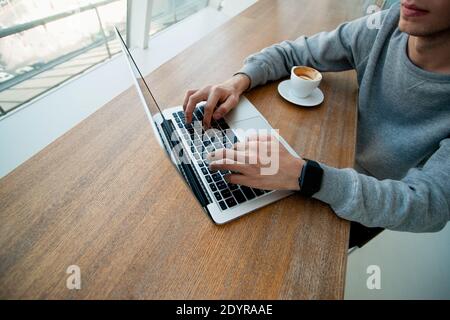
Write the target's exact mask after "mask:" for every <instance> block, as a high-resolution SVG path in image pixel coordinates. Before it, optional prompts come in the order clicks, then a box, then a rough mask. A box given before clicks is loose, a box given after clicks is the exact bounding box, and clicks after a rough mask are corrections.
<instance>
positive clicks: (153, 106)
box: [116, 29, 162, 117]
mask: <svg viewBox="0 0 450 320" xmlns="http://www.w3.org/2000/svg"><path fill="white" fill-rule="evenodd" d="M116 31H117V35H118V36H119V39H120V43H121V45H122V48H123V52H124V53H125V56H126V57H127V59H128V62H129V65H130V67H131V70H132V71H133V75H134V77H135V78H136V81H137V84H138V85H139V88H140V92H141V93H142V96H143V98H144V100H145V105H146V107H147V109H148V110H149V111H150V114H151V115H152V117H154V116H155V115H157V114H161V116H162V112H161V110H160V108H159V106H158V104H157V102H156V100H155V98H154V97H153V95H152V93H151V91H150V88H149V87H148V85H147V83H146V82H145V80H144V77H143V76H142V74H141V71H140V70H139V68H138V66H137V64H136V61H134V58H133V56H132V55H131V53H130V51H129V50H128V47H127V45H126V43H125V41H124V40H123V38H122V35H121V34H120V32H119V30H117V29H116Z"/></svg>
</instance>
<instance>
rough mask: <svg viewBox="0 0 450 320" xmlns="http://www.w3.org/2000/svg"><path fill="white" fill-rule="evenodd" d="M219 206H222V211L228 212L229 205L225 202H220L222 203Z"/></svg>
mask: <svg viewBox="0 0 450 320" xmlns="http://www.w3.org/2000/svg"><path fill="white" fill-rule="evenodd" d="M219 206H220V208H221V209H222V210H226V209H227V205H226V204H225V202H223V201H220V202H219Z"/></svg>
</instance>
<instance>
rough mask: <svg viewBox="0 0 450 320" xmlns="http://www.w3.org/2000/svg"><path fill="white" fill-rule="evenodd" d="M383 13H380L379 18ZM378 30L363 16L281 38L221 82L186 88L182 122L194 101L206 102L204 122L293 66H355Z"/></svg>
mask: <svg viewBox="0 0 450 320" xmlns="http://www.w3.org/2000/svg"><path fill="white" fill-rule="evenodd" d="M386 13H387V12H382V17H384V16H385V15H386ZM377 33H378V31H377V30H375V29H369V28H368V27H367V17H363V18H361V19H358V20H355V21H352V22H348V23H344V24H342V25H341V26H339V27H338V28H337V29H336V30H334V31H331V32H322V33H319V34H317V35H315V36H312V37H309V38H308V37H301V38H299V39H297V40H296V41H284V42H282V43H280V44H277V45H274V46H271V47H269V48H266V49H264V50H262V51H261V52H260V53H257V54H255V55H252V56H250V57H248V58H247V59H246V61H245V65H244V67H243V68H242V69H241V70H240V71H239V72H238V73H237V74H236V75H235V76H234V77H232V78H231V79H229V80H227V81H225V82H224V83H222V84H219V85H214V86H206V87H204V88H201V89H196V90H189V91H188V92H187V93H186V96H185V99H184V103H183V109H184V111H185V113H186V121H187V122H188V123H190V121H191V120H192V112H193V111H194V109H195V107H196V106H197V104H198V103H200V102H202V101H207V103H206V107H205V116H204V118H203V121H204V125H205V126H206V127H208V126H209V125H210V122H211V118H214V119H216V120H218V119H220V118H222V117H223V116H224V115H225V114H227V113H228V112H230V111H231V110H232V109H233V108H234V107H236V106H237V104H238V102H239V97H240V95H241V94H242V93H243V92H244V91H245V90H246V89H251V88H254V87H255V86H257V85H261V84H264V83H266V82H267V81H270V80H276V79H279V78H282V77H284V76H287V75H289V73H290V69H291V68H292V67H293V66H295V65H309V66H312V67H314V68H316V69H318V70H320V71H343V70H349V69H354V68H358V65H359V64H360V63H361V62H363V61H364V60H365V58H366V57H367V56H368V55H369V52H370V48H371V47H372V44H373V42H374V39H375V37H376V35H377Z"/></svg>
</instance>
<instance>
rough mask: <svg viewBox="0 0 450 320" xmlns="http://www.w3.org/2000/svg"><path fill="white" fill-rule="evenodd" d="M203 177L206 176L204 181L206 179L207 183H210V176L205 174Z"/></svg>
mask: <svg viewBox="0 0 450 320" xmlns="http://www.w3.org/2000/svg"><path fill="white" fill-rule="evenodd" d="M202 169H203V168H202ZM205 178H206V181H208V183H212V182H213V180H212V178H211V176H206V177H205Z"/></svg>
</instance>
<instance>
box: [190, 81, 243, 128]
mask: <svg viewBox="0 0 450 320" xmlns="http://www.w3.org/2000/svg"><path fill="white" fill-rule="evenodd" d="M249 86H250V79H249V77H247V76H246V75H244V74H238V75H235V76H234V77H232V78H231V79H229V80H227V81H225V82H224V83H222V84H220V85H216V86H207V87H204V88H202V89H200V90H189V91H188V92H187V93H186V96H185V98H184V103H183V110H184V112H185V114H186V122H187V123H191V121H192V112H193V111H194V109H195V107H196V106H197V104H198V103H200V102H202V101H207V102H206V106H205V114H204V117H203V124H204V126H205V127H207V128H208V127H210V125H211V118H214V119H215V120H219V119H221V118H222V117H223V116H224V115H226V114H227V113H228V112H230V111H231V110H232V109H233V108H234V107H236V106H237V105H238V103H239V97H240V96H241V94H242V93H243V92H244V91H245V90H247V89H248V87H249Z"/></svg>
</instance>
